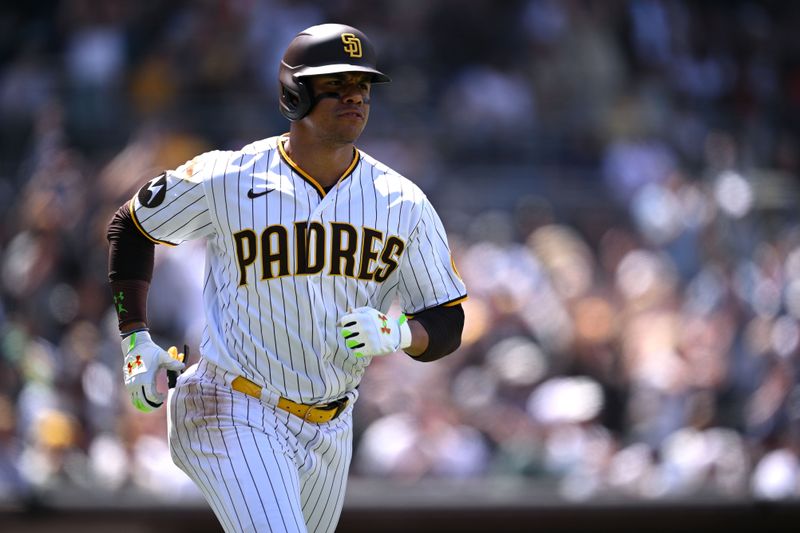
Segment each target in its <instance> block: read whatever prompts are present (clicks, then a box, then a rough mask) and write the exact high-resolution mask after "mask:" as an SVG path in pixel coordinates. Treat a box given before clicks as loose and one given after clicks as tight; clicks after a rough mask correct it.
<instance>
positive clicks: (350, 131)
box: [338, 120, 366, 143]
mask: <svg viewBox="0 0 800 533" xmlns="http://www.w3.org/2000/svg"><path fill="white" fill-rule="evenodd" d="M364 126H366V121H365V120H361V121H350V123H344V124H341V127H340V128H339V135H338V137H339V138H340V139H341V140H343V141H345V142H348V143H354V142H355V141H356V140H357V139H358V138H359V137H360V136H361V132H363V131H364Z"/></svg>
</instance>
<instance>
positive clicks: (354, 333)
mask: <svg viewBox="0 0 800 533" xmlns="http://www.w3.org/2000/svg"><path fill="white" fill-rule="evenodd" d="M339 333H340V334H341V335H342V337H344V338H345V339H352V338H353V337H358V331H351V330H349V329H347V328H344V329H342V330H341V331H340V332H339Z"/></svg>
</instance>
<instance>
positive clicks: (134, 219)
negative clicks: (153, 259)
mask: <svg viewBox="0 0 800 533" xmlns="http://www.w3.org/2000/svg"><path fill="white" fill-rule="evenodd" d="M135 201H136V197H135V196H134V197H133V198H131V203H130V205H129V206H128V210H129V211H130V212H131V218H132V219H133V225H134V226H136V229H138V230H139V231H140V232H141V234H142V235H144V236H145V237H146V238H147V240H149V241H152V242H153V243H155V244H163V245H166V246H178V245H177V244H174V243H171V242H169V241H160V240H158V239H156V238H155V237H151V236H150V234H149V233H147V232H146V231H145V230H144V228H143V227H142V225H141V224H139V220H138V219H137V218H136V209H135V205H134V204H135Z"/></svg>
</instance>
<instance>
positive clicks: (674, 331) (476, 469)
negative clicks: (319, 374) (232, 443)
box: [0, 0, 800, 533]
mask: <svg viewBox="0 0 800 533" xmlns="http://www.w3.org/2000/svg"><path fill="white" fill-rule="evenodd" d="M323 21H333V22H345V23H348V24H352V25H354V26H357V27H359V28H361V29H363V30H364V31H365V32H366V33H367V34H368V35H370V37H371V38H372V39H373V40H374V42H375V44H376V45H377V48H378V50H379V55H380V66H381V69H382V70H384V71H386V72H388V73H389V74H390V75H391V76H392V78H393V83H392V84H391V85H389V86H382V87H379V88H376V90H375V91H374V96H373V109H372V116H371V120H370V124H369V126H368V128H367V130H366V132H365V135H364V136H363V137H362V139H361V141H360V143H359V146H360V147H361V148H362V149H363V150H364V151H366V152H368V153H371V154H372V155H374V156H376V157H377V158H378V159H381V160H383V161H385V162H386V163H388V164H389V165H390V166H393V167H394V168H396V169H397V170H398V171H400V172H401V173H403V174H405V175H407V176H409V177H411V178H412V179H414V180H415V181H416V182H417V183H418V184H419V185H420V186H421V187H422V188H423V190H425V191H426V193H428V195H429V196H430V197H431V198H432V200H433V202H434V204H435V205H436V206H437V207H438V209H439V212H440V214H441V215H442V218H443V219H444V222H445V225H446V226H447V228H448V231H449V233H450V235H451V240H452V242H451V245H452V247H453V249H454V254H455V258H456V262H457V264H458V266H459V269H460V271H461V273H462V274H463V276H464V278H465V280H466V282H467V285H468V289H469V294H470V299H469V301H468V302H467V303H466V304H465V309H466V313H467V324H466V330H465V334H464V341H463V344H462V346H461V348H460V349H459V350H458V352H457V353H456V354H454V355H452V356H450V357H448V358H446V359H444V360H442V361H440V362H437V363H434V364H430V365H423V364H414V363H413V362H412V361H410V360H408V358H405V357H401V356H396V357H390V358H384V359H380V360H376V361H375V362H374V363H373V364H372V366H371V367H370V369H369V371H368V372H367V378H366V380H365V381H364V383H363V385H362V387H361V391H362V394H361V400H360V402H359V405H358V407H357V418H356V435H355V441H354V450H355V455H354V461H353V467H352V472H351V474H352V475H351V477H352V480H351V483H350V488H349V492H348V497H347V504H346V507H345V511H344V515H343V518H342V523H341V527H340V529H339V530H340V531H401V530H402V531H408V530H412V531H451V530H459V531H486V530H496V531H528V530H531V531H532V530H539V531H567V530H570V531H573V530H574V531H578V530H582V531H601V530H609V531H622V530H623V529H626V528H629V529H630V530H632V531H634V530H635V531H641V530H644V529H647V530H649V531H667V530H670V531H671V530H679V529H680V530H690V531H709V530H711V529H713V528H715V527H719V528H721V529H723V528H727V527H729V526H731V525H737V526H738V527H743V528H744V527H748V528H749V527H752V530H753V531H777V530H778V529H780V527H782V526H781V524H786V527H788V528H789V529H787V530H795V529H793V528H794V527H797V526H796V524H797V523H798V520H797V519H798V517H800V387H798V362H799V359H798V358H799V357H800V355H799V354H800V225H799V224H798V222H799V219H798V208H797V206H798V199H799V197H800V195H799V194H798V193H800V189H798V178H800V128H799V126H800V38H798V33H797V32H798V28H800V9H798V7H797V4H796V3H795V2H792V1H785V2H780V1H761V2H758V1H753V0H750V1H741V0H734V1H724V2H723V1H706V2H690V1H677V0H676V1H669V0H629V1H622V0H610V1H578V0H564V1H557V0H469V1H467V0H404V1H402V2H399V1H390V0H375V1H367V0H363V1H360V0H329V1H326V2H311V1H301V0H285V1H282V0H227V1H222V0H220V1H211V0H206V1H194V2H193V1H177V0H143V1H138V2H134V1H124V0H64V1H54V0H39V1H36V2H27V3H23V2H9V3H3V5H2V7H0V530H2V531H3V532H12V531H52V530H54V529H56V528H57V529H59V530H61V531H63V532H67V531H72V530H73V528H74V530H76V531H81V532H83V533H86V532H87V531H89V532H91V531H109V530H111V528H112V527H113V529H114V530H116V531H118V532H120V533H122V532H127V531H137V532H138V531H165V530H171V531H217V529H216V526H215V523H214V520H213V517H212V515H211V513H210V511H208V509H207V508H206V506H205V505H204V504H203V503H202V501H201V500H200V497H199V495H198V493H197V491H196V490H195V489H194V487H193V486H192V485H191V484H190V482H189V481H188V479H187V478H186V477H185V476H183V474H182V473H180V472H179V471H178V470H177V469H176V468H175V467H173V466H172V464H171V462H170V460H169V452H168V449H167V446H166V440H165V426H166V423H165V418H164V415H163V412H162V413H160V414H157V415H151V416H143V415H139V414H138V413H137V412H135V411H134V410H133V408H132V407H131V406H130V405H129V402H128V400H127V397H126V395H125V394H124V388H123V387H122V380H121V377H120V375H119V364H120V353H119V343H118V335H117V333H116V322H115V318H114V314H113V311H112V308H111V301H110V296H109V290H108V288H107V284H106V257H107V255H106V254H107V247H106V241H105V226H106V223H107V221H108V220H109V219H110V217H111V215H112V214H113V212H114V210H115V209H116V207H117V206H118V205H119V204H121V203H122V202H123V201H124V200H126V199H127V198H129V197H130V196H131V195H132V193H133V192H134V191H135V190H136V189H137V188H138V186H139V184H141V183H142V182H143V181H144V180H146V179H148V178H150V177H152V176H154V175H156V174H158V173H160V172H161V171H162V170H163V169H165V168H174V167H176V166H177V165H179V164H180V163H182V162H183V161H185V160H187V159H189V158H191V157H193V156H194V155H195V154H197V153H199V152H201V151H204V150H207V149H212V148H221V149H235V148H238V147H240V146H242V145H244V144H246V143H248V142H250V141H251V140H254V139H257V138H263V137H267V136H271V135H274V134H277V133H281V132H283V131H286V130H287V129H288V128H287V125H286V122H285V120H284V119H283V118H282V117H281V116H280V115H279V113H278V111H277V103H276V92H277V83H276V72H277V62H278V60H279V57H280V55H281V53H282V50H283V48H284V47H285V46H286V44H287V43H288V42H289V40H290V39H291V37H292V36H293V35H294V34H295V33H296V32H297V31H299V30H301V29H303V28H305V27H307V26H310V25H312V24H316V23H319V22H323ZM201 268H202V249H201V248H200V247H198V246H192V245H191V244H187V245H183V246H181V247H180V248H177V249H174V250H170V251H169V253H163V254H162V253H161V251H159V253H158V255H157V266H156V277H155V280H154V288H153V290H152V291H151V299H150V317H151V322H152V328H153V330H154V335H155V336H156V337H157V338H158V339H160V340H161V341H162V342H163V343H165V344H174V343H180V342H181V341H182V340H184V339H186V341H187V342H188V343H189V345H190V346H191V347H195V353H196V346H197V345H198V336H199V330H200V328H199V324H200V323H201V321H202V307H201V304H200V299H199V287H198V284H199V283H200V278H199V274H200V269H201Z"/></svg>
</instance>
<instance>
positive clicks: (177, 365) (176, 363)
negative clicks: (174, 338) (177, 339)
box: [158, 348, 186, 371]
mask: <svg viewBox="0 0 800 533" xmlns="http://www.w3.org/2000/svg"><path fill="white" fill-rule="evenodd" d="M170 349H172V348H170ZM175 354H176V355H177V350H175ZM158 363H159V365H160V366H163V367H164V368H166V369H167V370H175V371H178V370H183V369H184V368H186V365H185V364H183V363H182V362H181V361H180V360H179V359H177V358H175V357H173V356H171V354H170V353H169V352H162V353H160V354H159V356H158Z"/></svg>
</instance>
